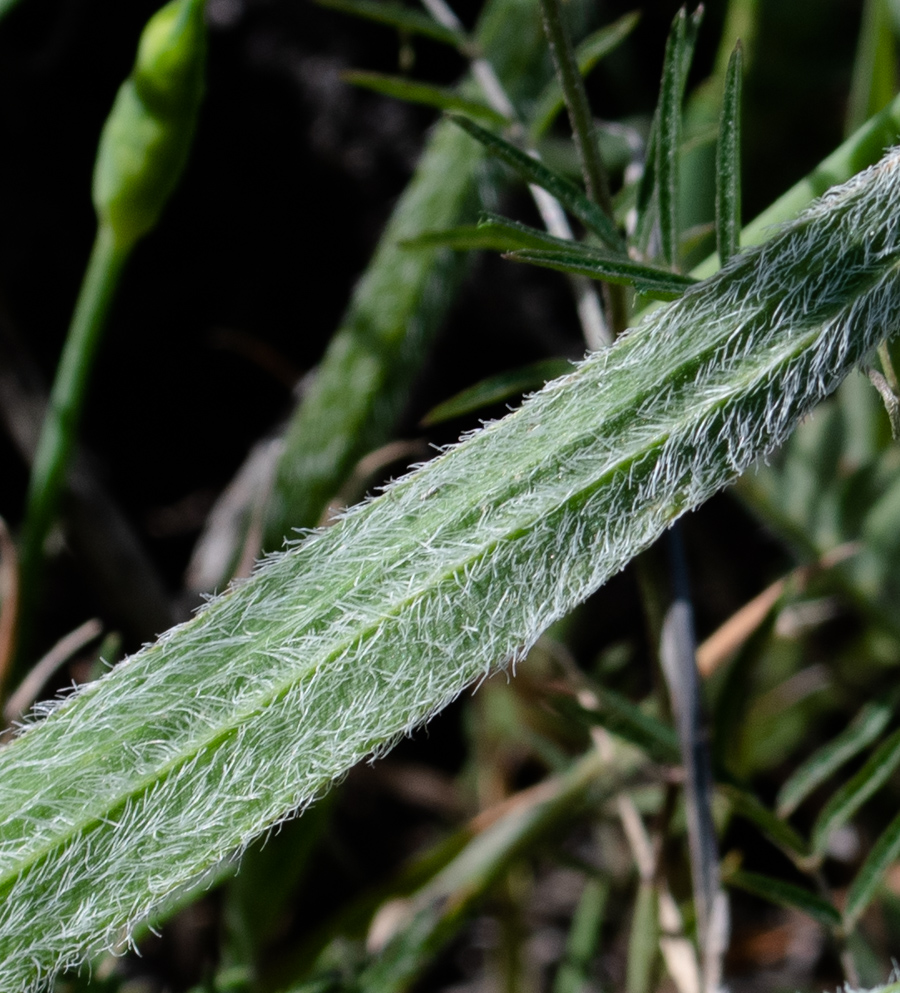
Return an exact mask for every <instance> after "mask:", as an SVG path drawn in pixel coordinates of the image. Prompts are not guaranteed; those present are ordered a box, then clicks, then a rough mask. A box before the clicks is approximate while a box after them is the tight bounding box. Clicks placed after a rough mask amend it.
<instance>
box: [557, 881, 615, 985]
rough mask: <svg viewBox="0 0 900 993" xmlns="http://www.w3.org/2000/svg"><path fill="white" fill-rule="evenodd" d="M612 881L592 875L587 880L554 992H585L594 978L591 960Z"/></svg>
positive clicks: (596, 944) (594, 955)
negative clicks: (591, 877) (592, 876)
mask: <svg viewBox="0 0 900 993" xmlns="http://www.w3.org/2000/svg"><path fill="white" fill-rule="evenodd" d="M608 897H609V883H608V882H607V881H606V880H605V879H589V880H588V881H587V883H586V884H585V887H584V890H583V891H582V894H581V899H580V900H579V901H578V906H577V907H576V909H575V914H574V916H573V918H572V927H571V929H570V930H569V939H568V941H567V942H566V952H565V955H564V957H563V960H562V962H561V963H560V965H559V970H558V971H557V973H556V979H555V981H554V983H553V993H582V991H583V990H584V989H585V988H586V987H587V985H588V983H589V980H590V978H591V971H590V969H591V962H592V960H593V959H594V958H595V957H596V955H597V946H598V944H599V941H600V929H601V927H602V925H603V915H604V911H605V910H606V901H607V899H608Z"/></svg>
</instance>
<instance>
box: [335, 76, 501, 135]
mask: <svg viewBox="0 0 900 993" xmlns="http://www.w3.org/2000/svg"><path fill="white" fill-rule="evenodd" d="M341 78H342V79H343V80H344V81H345V82H347V83H352V84H353V85H354V86H360V87H362V88H363V89H366V90H372V91H373V92H375V93H381V94H382V95H383V96H387V97H396V98H397V99H398V100H405V101H406V102H407V103H420V104H424V105H425V106H426V107H436V108H437V109H438V110H445V111H456V112H457V113H460V114H468V116H469V117H476V118H479V119H480V120H482V121H485V122H487V123H488V124H494V125H497V126H502V125H504V124H508V123H509V121H508V120H507V118H506V117H504V116H503V114H501V113H499V112H498V111H496V110H494V109H493V107H489V106H488V105H487V104H486V103H482V102H481V101H480V100H469V99H467V98H466V97H463V96H460V94H459V92H458V91H457V90H453V89H448V88H447V87H444V86H431V85H429V84H428V83H418V82H415V81H413V80H410V79H405V78H404V77H403V76H386V75H384V74H383V73H380V72H358V71H356V70H354V71H352V72H345V73H343V74H342V76H341Z"/></svg>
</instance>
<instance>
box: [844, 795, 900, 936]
mask: <svg viewBox="0 0 900 993" xmlns="http://www.w3.org/2000/svg"><path fill="white" fill-rule="evenodd" d="M898 857H900V814H898V815H897V816H896V817H895V818H894V819H893V820H892V821H891V823H890V824H889V825H888V827H887V828H886V829H885V831H884V832H883V833H882V834H881V836H880V837H879V838H878V840H877V841H876V842H875V844H874V845H873V846H872V850H871V852H869V855H868V857H867V858H866V861H865V862H863V865H862V868H861V869H860V870H859V872H858V873H857V874H856V878H855V879H854V880H853V882H852V884H851V885H850V890H849V892H848V893H847V905H846V906H845V908H844V927H845V928H846V929H847V930H848V931H850V930H852V929H853V928H854V926H855V925H856V922H857V921H858V920H859V918H860V916H861V915H862V914H863V912H864V911H865V909H866V907H868V906H869V904H870V903H871V902H872V900H873V898H874V897H875V894H876V893H877V891H878V888H879V886H880V885H881V880H882V878H883V876H884V874H885V872H886V870H887V869H888V867H889V866H890V865H891V863H893V862H895V861H896V860H897V858H898Z"/></svg>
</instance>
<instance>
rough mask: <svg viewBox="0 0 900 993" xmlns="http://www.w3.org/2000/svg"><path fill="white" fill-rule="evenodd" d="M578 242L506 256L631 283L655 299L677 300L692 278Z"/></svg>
mask: <svg viewBox="0 0 900 993" xmlns="http://www.w3.org/2000/svg"><path fill="white" fill-rule="evenodd" d="M580 247H581V246H576V245H575V244H574V243H573V246H572V248H571V249H570V250H569V251H567V252H560V251H556V252H550V251H541V250H534V249H522V250H519V251H515V252H508V253H507V254H506V258H508V259H512V260H514V261H515V262H531V263H532V264H533V265H539V266H543V267H544V268H545V269H556V270H557V271H558V272H568V273H572V274H573V275H576V276H587V277H589V278H590V279H603V280H605V281H606V282H608V283H618V284H622V285H625V286H633V287H634V288H635V289H636V290H637V291H638V292H639V293H643V294H644V295H645V296H648V297H652V298H653V299H654V300H677V299H678V297H680V296H681V295H682V294H683V293H684V291H685V290H686V289H687V288H688V287H689V286H692V285H693V284H694V282H695V280H693V279H691V277H690V276H682V275H680V274H679V273H674V272H669V271H668V270H666V269H657V268H656V267H655V266H649V265H642V264H641V263H640V262H632V261H630V260H629V259H624V258H620V257H618V256H616V257H610V256H602V255H599V254H595V253H592V252H589V251H578V250H577V249H578V248H580Z"/></svg>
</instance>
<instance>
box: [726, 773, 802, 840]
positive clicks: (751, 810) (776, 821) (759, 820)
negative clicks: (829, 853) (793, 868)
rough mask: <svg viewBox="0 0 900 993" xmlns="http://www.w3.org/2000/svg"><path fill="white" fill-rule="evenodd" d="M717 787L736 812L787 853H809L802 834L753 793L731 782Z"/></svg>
mask: <svg viewBox="0 0 900 993" xmlns="http://www.w3.org/2000/svg"><path fill="white" fill-rule="evenodd" d="M716 788H717V789H718V791H719V792H720V793H721V794H722V795H723V796H725V797H726V798H727V799H728V802H729V803H730V804H731V806H732V807H733V808H734V812H735V813H736V814H739V815H740V816H741V817H743V818H744V819H745V820H748V821H750V822H751V824H755V825H756V826H757V827H758V828H759V829H760V831H762V832H763V834H765V835H768V837H769V838H770V839H771V840H772V841H774V842H775V844H776V845H778V846H779V848H781V849H783V850H784V851H785V852H786V853H787V854H789V855H791V856H792V857H793V856H799V857H801V858H805V857H806V856H807V855H809V845H808V844H807V843H806V841H805V840H804V839H803V838H802V837H801V836H800V834H798V832H797V831H795V830H794V828H792V827H791V825H790V824H788V823H787V821H783V820H782V819H781V818H780V817H778V815H777V814H774V813H773V812H772V811H771V810H769V808H768V807H767V806H766V805H765V804H764V803H762V802H761V801H760V800H758V799H757V798H756V797H755V796H754V795H753V794H752V793H749V792H748V791H747V790H743V789H741V788H740V787H738V786H734V785H732V784H730V783H720V784H719V785H718V786H717V787H716Z"/></svg>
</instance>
